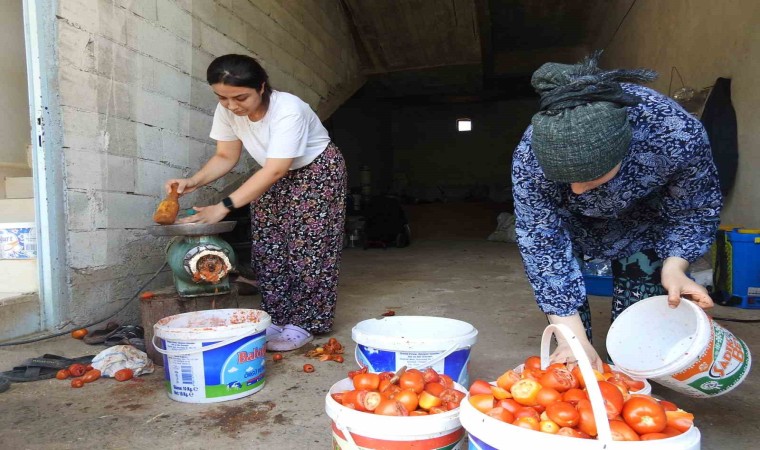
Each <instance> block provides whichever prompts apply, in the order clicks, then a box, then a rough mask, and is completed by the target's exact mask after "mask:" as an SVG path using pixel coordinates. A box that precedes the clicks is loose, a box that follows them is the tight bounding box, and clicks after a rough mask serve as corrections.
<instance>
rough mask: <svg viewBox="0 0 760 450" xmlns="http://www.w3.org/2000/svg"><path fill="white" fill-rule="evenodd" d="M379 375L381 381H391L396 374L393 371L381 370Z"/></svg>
mask: <svg viewBox="0 0 760 450" xmlns="http://www.w3.org/2000/svg"><path fill="white" fill-rule="evenodd" d="M364 373H367V372H364ZM377 376H378V377H380V381H383V380H388V381H390V379H391V378H393V377H394V376H396V374H395V373H393V372H380V373H378V374H377Z"/></svg>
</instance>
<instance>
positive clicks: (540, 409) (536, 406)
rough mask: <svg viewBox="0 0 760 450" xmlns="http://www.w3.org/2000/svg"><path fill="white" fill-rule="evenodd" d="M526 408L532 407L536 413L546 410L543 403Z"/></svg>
mask: <svg viewBox="0 0 760 450" xmlns="http://www.w3.org/2000/svg"><path fill="white" fill-rule="evenodd" d="M528 408H533V409H535V410H536V412H537V413H539V414H541V413H542V412H544V411H546V407H545V406H544V405H533V406H528Z"/></svg>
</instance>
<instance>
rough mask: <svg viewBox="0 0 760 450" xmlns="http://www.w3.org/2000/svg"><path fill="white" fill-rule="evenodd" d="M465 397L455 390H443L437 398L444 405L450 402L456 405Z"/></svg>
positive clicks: (462, 393)
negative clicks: (439, 398)
mask: <svg viewBox="0 0 760 450" xmlns="http://www.w3.org/2000/svg"><path fill="white" fill-rule="evenodd" d="M466 396H467V395H466V394H465V393H464V392H462V391H458V390H456V389H444V390H443V391H442V392H441V395H440V396H439V397H441V400H443V401H444V402H446V403H448V402H452V403H456V404H457V405H458V404H459V403H460V402H461V401H462V400H463V399H464V398H465V397H466Z"/></svg>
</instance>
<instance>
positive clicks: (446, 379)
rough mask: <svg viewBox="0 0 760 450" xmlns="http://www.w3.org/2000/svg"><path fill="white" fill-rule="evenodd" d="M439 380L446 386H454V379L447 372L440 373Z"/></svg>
mask: <svg viewBox="0 0 760 450" xmlns="http://www.w3.org/2000/svg"><path fill="white" fill-rule="evenodd" d="M438 378H439V380H438V382H439V383H441V384H442V385H443V387H445V388H453V387H454V380H452V379H451V377H450V376H448V375H446V374H440V375H438Z"/></svg>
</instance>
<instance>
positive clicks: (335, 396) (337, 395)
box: [330, 392, 346, 405]
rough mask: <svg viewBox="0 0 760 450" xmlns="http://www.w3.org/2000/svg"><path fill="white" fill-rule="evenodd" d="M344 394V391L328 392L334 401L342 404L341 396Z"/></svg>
mask: <svg viewBox="0 0 760 450" xmlns="http://www.w3.org/2000/svg"><path fill="white" fill-rule="evenodd" d="M345 395H346V393H345V392H333V393H332V394H330V397H332V399H333V400H335V401H336V402H338V403H340V404H341V405H342V404H343V397H345Z"/></svg>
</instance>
